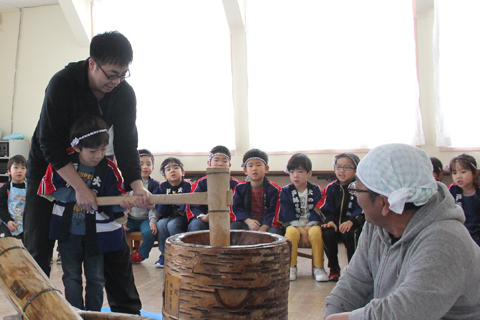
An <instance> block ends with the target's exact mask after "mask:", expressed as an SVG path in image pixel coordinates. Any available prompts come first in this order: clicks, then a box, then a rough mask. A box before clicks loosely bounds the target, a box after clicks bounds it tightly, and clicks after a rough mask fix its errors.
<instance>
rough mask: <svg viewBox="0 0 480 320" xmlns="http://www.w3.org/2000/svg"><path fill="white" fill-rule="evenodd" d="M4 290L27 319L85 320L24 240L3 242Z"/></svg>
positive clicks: (0, 262)
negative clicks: (25, 244)
mask: <svg viewBox="0 0 480 320" xmlns="http://www.w3.org/2000/svg"><path fill="white" fill-rule="evenodd" d="M0 266H1V267H0V288H1V289H2V291H3V292H4V293H5V296H6V297H7V298H8V300H10V302H11V303H12V305H13V307H14V308H15V310H17V312H18V313H19V314H20V315H23V318H24V319H30V320H43V319H52V320H54V319H59V320H64V319H82V317H80V315H79V314H78V313H77V312H76V311H75V309H74V308H73V307H72V306H71V305H70V304H69V303H68V302H67V300H65V298H64V297H63V295H62V294H61V293H60V292H58V290H57V289H55V287H54V286H53V284H52V283H51V282H50V280H49V279H48V277H47V276H46V275H45V273H43V271H42V269H40V267H39V266H38V264H37V263H36V262H35V260H33V258H32V256H31V255H30V254H29V253H28V251H27V250H26V249H25V248H24V247H23V245H22V243H21V242H20V240H17V239H15V238H12V237H7V238H1V239H0Z"/></svg>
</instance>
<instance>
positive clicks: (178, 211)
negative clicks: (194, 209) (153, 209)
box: [155, 157, 193, 268]
mask: <svg viewBox="0 0 480 320" xmlns="http://www.w3.org/2000/svg"><path fill="white" fill-rule="evenodd" d="M160 172H161V173H162V175H163V176H164V177H165V179H166V180H167V181H164V182H162V183H161V184H160V191H159V194H176V193H190V192H191V191H192V188H193V183H192V182H190V181H188V180H184V179H183V177H184V176H185V171H184V169H183V163H182V161H180V160H179V159H177V158H174V157H169V158H167V159H165V160H164V161H163V162H162V166H161V167H160ZM185 207H186V205H185V204H182V205H177V204H161V205H157V213H158V214H159V216H160V220H158V222H157V228H158V250H160V258H159V259H158V261H157V262H156V263H155V266H156V267H157V268H163V265H164V262H165V256H164V253H165V241H166V240H167V238H168V237H170V236H173V235H176V234H179V233H183V232H187V228H188V219H187V215H186V213H185Z"/></svg>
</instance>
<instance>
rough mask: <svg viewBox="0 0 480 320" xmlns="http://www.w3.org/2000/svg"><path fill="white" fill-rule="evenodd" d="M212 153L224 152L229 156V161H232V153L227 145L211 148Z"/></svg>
mask: <svg viewBox="0 0 480 320" xmlns="http://www.w3.org/2000/svg"><path fill="white" fill-rule="evenodd" d="M210 153H211V154H215V153H223V154H225V155H227V156H228V160H229V161H232V154H231V153H230V150H228V148H227V147H225V146H215V147H213V149H212V150H210Z"/></svg>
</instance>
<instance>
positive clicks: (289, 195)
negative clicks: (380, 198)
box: [280, 153, 328, 281]
mask: <svg viewBox="0 0 480 320" xmlns="http://www.w3.org/2000/svg"><path fill="white" fill-rule="evenodd" d="M286 171H287V172H288V174H289V175H290V181H291V182H292V183H291V184H289V185H287V186H285V187H283V188H282V193H281V194H280V204H281V209H280V221H282V224H284V226H286V227H287V230H286V232H285V237H286V238H287V239H288V240H290V241H291V242H292V256H291V261H290V281H294V280H296V279H297V252H298V244H299V242H300V241H301V244H302V246H303V247H304V248H309V247H312V255H313V267H314V268H313V273H314V275H315V280H316V281H328V277H327V273H326V272H325V269H324V268H323V241H322V229H321V228H320V224H321V217H320V216H319V215H318V213H316V212H315V204H317V203H318V202H319V201H320V199H321V198H322V190H321V189H320V187H319V186H318V185H316V184H313V183H311V182H309V181H308V179H309V178H310V177H311V176H312V161H311V160H310V159H309V158H308V157H307V156H306V155H305V154H303V153H296V154H294V155H293V156H292V157H291V158H290V160H288V163H287V170H286Z"/></svg>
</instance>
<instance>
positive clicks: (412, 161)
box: [357, 143, 437, 214]
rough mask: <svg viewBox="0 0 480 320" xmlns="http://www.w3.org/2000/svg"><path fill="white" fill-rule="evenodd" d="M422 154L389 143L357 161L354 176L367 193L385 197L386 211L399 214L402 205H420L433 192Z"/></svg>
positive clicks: (429, 165) (429, 168) (427, 161)
mask: <svg viewBox="0 0 480 320" xmlns="http://www.w3.org/2000/svg"><path fill="white" fill-rule="evenodd" d="M432 171H433V167H432V162H431V161H430V158H429V157H428V155H427V154H426V153H425V151H423V150H421V149H418V148H415V147H413V146H410V145H407V144H400V143H392V144H386V145H382V146H379V147H376V148H374V149H372V150H371V151H370V152H369V153H368V154H367V155H366V156H365V158H363V159H362V161H360V164H359V165H358V169H357V177H358V179H360V181H362V183H363V184H364V185H365V186H366V187H367V188H368V189H370V190H372V191H374V192H376V193H379V194H381V195H384V196H386V197H388V203H389V204H390V209H391V210H392V211H393V212H395V213H398V214H401V213H402V212H403V208H404V206H405V203H406V202H412V203H413V204H415V205H417V206H420V205H423V204H425V203H427V201H428V199H430V197H431V196H433V195H434V194H435V193H436V192H437V183H436V182H435V179H434V178H433V175H432Z"/></svg>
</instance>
